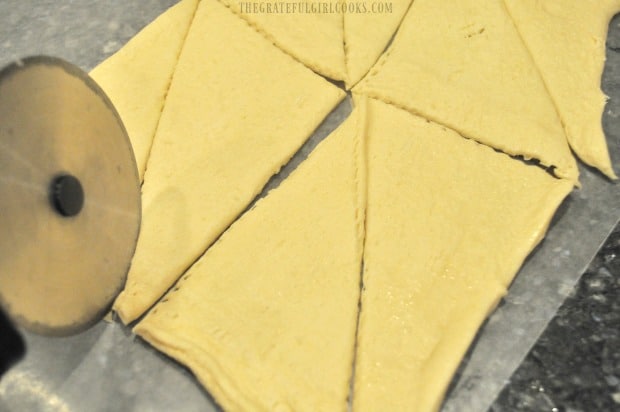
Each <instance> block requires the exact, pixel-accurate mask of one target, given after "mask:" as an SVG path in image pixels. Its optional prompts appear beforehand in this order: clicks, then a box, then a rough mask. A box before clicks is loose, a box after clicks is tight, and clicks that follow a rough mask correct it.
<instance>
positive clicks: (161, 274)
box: [114, 0, 344, 323]
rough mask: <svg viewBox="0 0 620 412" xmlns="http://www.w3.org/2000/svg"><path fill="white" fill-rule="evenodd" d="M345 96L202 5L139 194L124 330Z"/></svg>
mask: <svg viewBox="0 0 620 412" xmlns="http://www.w3.org/2000/svg"><path fill="white" fill-rule="evenodd" d="M343 97H344V92H343V91H342V90H340V89H338V88H336V87H335V86H333V85H331V84H330V83H329V82H327V81H326V80H324V79H323V78H321V77H320V76H318V75H316V74H314V73H313V72H312V71H310V70H309V69H307V68H306V67H304V66H303V65H302V64H300V63H298V62H297V61H295V60H294V59H293V58H291V57H290V56H288V55H287V54H285V53H283V52H282V51H280V50H279V49H278V48H277V47H275V46H274V45H273V44H271V42H269V41H268V40H266V39H265V38H264V37H263V36H262V35H260V34H259V33H257V32H256V31H255V30H254V29H253V28H252V27H250V26H249V25H248V24H247V23H246V22H245V21H244V20H242V19H241V18H239V17H238V16H236V15H235V14H234V13H232V12H231V11H230V10H229V9H227V8H226V7H225V6H223V5H222V4H221V3H219V2H218V1H216V0H202V1H201V2H200V4H199V6H198V9H197V11H196V15H195V17H194V20H193V23H192V26H191V28H190V31H189V33H188V36H187V39H186V42H185V45H184V47H183V51H182V53H181V56H180V59H179V62H178V64H177V67H176V70H175V73H174V76H173V79H172V84H171V86H170V90H169V91H168V96H167V98H166V102H165V106H164V109H163V112H162V115H161V119H160V121H159V126H158V129H157V133H156V135H155V139H154V142H153V147H152V150H151V155H150V158H149V161H148V164H147V170H146V173H145V176H144V185H143V187H142V207H143V212H142V225H141V232H140V236H139V238H138V244H137V248H136V252H135V255H134V258H133V261H132V263H131V268H130V270H129V274H128V279H127V284H126V286H125V290H124V291H123V292H122V293H121V294H120V295H119V297H118V298H117V300H116V302H115V304H114V310H116V312H117V313H118V314H119V316H120V318H121V320H122V321H123V322H125V323H128V322H131V321H132V320H134V319H136V318H137V317H138V316H140V315H141V314H142V313H143V312H144V311H146V310H147V309H148V308H149V307H150V306H151V305H153V304H154V303H155V302H156V301H157V300H158V299H159V298H160V297H161V296H162V295H163V294H164V293H165V292H166V291H167V290H168V289H169V288H170V286H172V285H173V284H174V282H176V281H177V279H178V278H179V277H180V276H181V274H182V273H183V272H184V271H185V270H186V269H187V268H188V267H189V266H190V265H191V264H192V263H193V262H194V261H195V260H196V259H197V258H198V257H199V256H200V255H201V254H202V253H203V252H204V251H205V249H206V248H207V247H208V246H209V245H210V244H211V243H212V242H213V241H214V240H215V239H216V238H217V237H218V236H219V235H220V234H221V233H222V232H223V231H224V230H225V229H226V228H227V227H228V225H230V223H231V222H232V221H233V220H234V219H235V218H236V217H237V216H238V215H239V214H240V213H241V212H242V211H243V209H244V208H245V207H246V206H247V205H248V204H249V203H250V201H251V200H252V199H253V198H254V197H255V196H256V195H257V194H258V193H259V192H260V190H261V189H262V187H263V186H264V185H265V183H266V182H267V180H268V179H269V178H270V177H271V176H272V175H273V174H274V173H276V172H277V171H278V170H279V169H280V167H281V166H282V165H283V164H284V163H286V162H287V161H288V160H289V159H290V157H291V156H292V155H293V154H294V153H295V151H296V150H297V149H298V148H299V146H300V145H301V144H302V143H303V142H304V141H305V140H306V139H307V138H308V137H309V136H310V135H311V133H312V132H313V131H314V129H315V128H316V127H317V126H318V125H319V123H320V122H321V121H322V120H323V119H324V118H325V117H326V116H327V114H328V113H329V112H330V111H331V110H332V108H333V107H334V106H335V105H336V104H337V103H338V102H339V101H340V100H341V99H342V98H343Z"/></svg>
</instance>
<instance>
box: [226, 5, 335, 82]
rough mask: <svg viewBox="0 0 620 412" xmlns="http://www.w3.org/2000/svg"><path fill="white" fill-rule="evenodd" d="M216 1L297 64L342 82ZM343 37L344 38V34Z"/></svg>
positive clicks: (319, 74)
mask: <svg viewBox="0 0 620 412" xmlns="http://www.w3.org/2000/svg"><path fill="white" fill-rule="evenodd" d="M215 1H217V2H218V3H220V4H221V5H222V6H224V7H226V8H227V9H228V10H229V11H230V12H231V13H233V14H234V15H235V16H237V17H239V19H240V20H242V21H243V22H244V23H245V24H247V25H248V26H249V27H251V28H252V29H253V30H254V31H255V32H256V33H258V34H259V35H260V36H261V37H263V38H264V39H265V40H267V41H268V42H270V43H271V44H272V45H273V46H274V47H276V48H277V49H278V50H280V51H281V52H282V53H284V54H286V55H287V56H289V57H290V58H292V59H293V60H295V61H296V62H297V63H299V64H301V65H303V66H304V67H306V68H307V69H309V70H312V72H314V73H315V74H316V75H318V76H321V77H323V78H325V79H331V80H333V81H340V80H341V79H338V76H334V75H333V73H330V74H323V73H320V72H319V71H318V69H317V68H321V65H320V64H317V63H316V62H303V61H301V60H300V59H299V58H298V57H296V56H294V55H293V54H292V53H290V52H289V51H288V50H285V49H284V47H282V46H280V45H279V44H278V43H277V42H276V40H275V37H274V36H272V35H271V34H269V33H267V32H266V31H264V30H262V29H261V28H260V27H258V25H257V24H256V23H254V22H251V21H250V20H248V19H247V18H245V17H243V14H242V13H239V12H238V11H236V10H234V9H233V8H232V7H230V6H229V5H228V4H226V3H224V2H223V1H222V0H215ZM343 36H344V33H343ZM321 70H324V69H323V68H321ZM344 74H345V76H346V70H345V73H344Z"/></svg>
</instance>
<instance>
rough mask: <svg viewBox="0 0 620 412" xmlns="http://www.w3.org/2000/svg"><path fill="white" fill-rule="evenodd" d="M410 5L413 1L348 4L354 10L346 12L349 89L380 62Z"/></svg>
mask: <svg viewBox="0 0 620 412" xmlns="http://www.w3.org/2000/svg"><path fill="white" fill-rule="evenodd" d="M410 4H411V0H394V1H390V2H374V3H369V2H367V3H361V2H360V3H355V2H351V3H349V7H351V10H347V12H346V13H345V14H344V45H345V46H344V50H345V58H346V67H347V78H346V85H347V88H351V87H353V86H354V85H355V84H356V83H357V82H359V81H360V79H361V78H362V77H363V76H364V75H365V74H366V73H368V70H369V69H370V68H371V67H372V66H373V65H374V64H375V63H376V62H377V60H378V59H379V56H380V55H381V53H383V51H384V50H385V48H386V47H387V45H388V43H389V41H390V39H391V38H392V35H393V34H394V33H395V32H396V29H397V28H398V26H399V24H400V22H401V21H402V19H403V17H404V16H405V13H406V12H407V9H408V8H409V5H410ZM388 5H389V7H391V9H390V10H389V11H388V10H387V8H386V7H388ZM356 6H357V7H360V9H356Z"/></svg>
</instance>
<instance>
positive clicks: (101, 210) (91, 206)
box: [0, 56, 141, 335]
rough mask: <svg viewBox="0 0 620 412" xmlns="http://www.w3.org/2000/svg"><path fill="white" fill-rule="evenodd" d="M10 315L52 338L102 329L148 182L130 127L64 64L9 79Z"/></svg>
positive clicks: (12, 70)
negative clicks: (94, 327) (144, 180)
mask: <svg viewBox="0 0 620 412" xmlns="http://www.w3.org/2000/svg"><path fill="white" fill-rule="evenodd" d="M0 193H1V194H0V231H1V232H0V306H1V307H2V308H3V309H4V310H5V311H6V312H8V314H9V317H10V318H11V319H12V321H13V322H15V323H17V324H18V325H20V326H21V327H23V328H25V329H27V330H30V331H33V332H36V333H41V334H46V335H68V334H72V333H76V332H79V331H81V330H83V329H85V328H87V327H88V326H90V325H92V324H94V323H95V322H96V321H97V320H99V319H100V318H101V317H103V315H105V313H106V312H107V311H108V310H109V307H110V305H111V303H112V301H113V299H114V298H115V296H116V295H117V294H118V293H119V292H120V290H121V289H122V287H123V285H124V282H125V278H126V274H127V271H128V269H129V264H130V261H131V257H132V256H133V252H134V249H135V245H136V241H137V237H138V231H139V227H140V210H141V205H140V181H139V177H138V171H137V166H136V162H135V159H134V155H133V151H132V148H131V145H130V142H129V139H128V137H127V134H126V131H125V128H124V127H123V124H122V122H121V120H120V117H119V115H118V113H117V112H116V110H115V109H114V107H113V105H112V103H111V102H110V100H109V99H108V98H107V97H106V96H105V94H104V93H103V91H102V90H101V89H100V88H99V87H98V86H97V85H96V84H95V82H94V81H93V80H92V79H91V78H90V77H88V75H87V74H86V73H84V72H82V71H81V70H80V69H78V68H77V67H75V66H73V65H71V64H69V63H67V62H65V61H63V60H60V59H57V58H52V57H47V56H35V57H30V58H26V59H23V60H19V61H17V62H15V63H13V64H11V65H9V66H7V67H5V68H4V69H2V70H1V71H0Z"/></svg>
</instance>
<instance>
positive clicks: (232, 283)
mask: <svg viewBox="0 0 620 412" xmlns="http://www.w3.org/2000/svg"><path fill="white" fill-rule="evenodd" d="M203 1H204V0H203ZM358 114H359V115H358ZM364 119H365V117H364V116H363V107H360V108H356V109H355V110H354V111H353V113H352V115H351V116H350V117H349V118H348V119H347V120H346V121H345V123H343V124H342V125H341V126H340V127H339V128H338V129H337V130H336V131H335V132H333V133H332V134H331V135H330V136H328V137H327V138H326V140H324V141H323V142H321V143H320V144H319V146H317V148H316V149H315V150H314V151H313V152H312V153H311V154H310V156H309V158H308V159H307V160H306V161H304V162H303V163H302V164H301V165H300V166H299V167H298V169H297V170H295V171H294V172H293V173H292V174H291V176H290V177H289V178H288V179H286V180H285V181H284V182H283V183H282V184H281V186H280V187H278V188H277V189H275V190H273V191H271V192H270V193H269V194H268V196H267V197H266V198H264V199H262V200H260V201H259V202H258V203H257V204H256V206H255V207H254V208H253V209H252V210H250V211H248V212H247V213H246V214H244V215H243V216H242V217H241V218H240V219H239V220H238V221H237V222H235V223H234V224H233V225H232V226H231V227H230V229H229V230H228V231H226V232H225V233H224V234H223V235H222V237H221V238H220V239H219V240H218V242H216V243H215V244H214V245H213V246H212V247H211V248H210V249H209V250H208V251H207V252H206V253H205V255H204V256H203V257H202V258H201V259H200V260H199V261H198V262H197V263H196V264H195V265H194V266H192V268H191V269H190V270H189V271H188V272H187V273H186V274H185V275H184V276H183V278H181V280H180V281H179V283H178V284H177V285H176V287H175V288H174V289H173V290H172V291H171V292H170V293H168V294H167V295H166V297H165V298H164V299H163V300H162V301H161V302H160V303H158V304H157V306H155V308H154V309H153V310H151V311H150V312H149V313H148V314H147V315H146V317H145V318H144V319H143V320H142V321H141V322H140V323H138V325H137V326H136V327H135V329H134V330H135V332H136V333H137V334H138V335H140V336H142V337H143V338H144V339H146V340H147V341H148V342H150V343H151V344H152V345H153V346H155V347H156V348H157V349H159V350H161V351H163V352H164V353H166V354H168V355H170V356H171V357H173V358H175V359H177V360H178V361H180V362H181V363H183V364H185V365H186V366H188V367H189V368H190V369H191V370H192V371H193V373H194V374H195V375H196V377H197V378H198V379H199V380H200V382H202V383H203V384H204V385H205V386H206V388H207V389H208V390H209V393H211V394H212V395H213V396H214V397H215V399H216V400H217V402H218V403H219V404H220V405H221V406H222V407H223V408H224V409H225V410H229V411H254V410H256V411H258V410H261V411H346V410H347V396H348V393H349V383H350V379H351V371H352V365H353V352H354V346H355V329H356V319H357V310H358V299H359V293H360V287H359V284H360V270H361V258H362V241H363V221H364V205H365V198H364V196H365V187H366V186H365V182H364V161H363V159H362V158H361V156H362V154H363V141H362V140H361V139H362V138H363V132H364V130H363V129H364V123H363V122H364Z"/></svg>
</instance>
